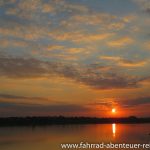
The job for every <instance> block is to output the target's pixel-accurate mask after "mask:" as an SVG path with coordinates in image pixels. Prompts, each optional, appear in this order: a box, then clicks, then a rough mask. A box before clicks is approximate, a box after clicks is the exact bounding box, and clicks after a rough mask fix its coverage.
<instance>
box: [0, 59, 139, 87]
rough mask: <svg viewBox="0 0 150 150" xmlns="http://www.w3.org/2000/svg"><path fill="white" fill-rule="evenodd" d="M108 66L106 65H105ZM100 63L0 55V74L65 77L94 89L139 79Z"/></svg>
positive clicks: (129, 84) (134, 83)
mask: <svg viewBox="0 0 150 150" xmlns="http://www.w3.org/2000/svg"><path fill="white" fill-rule="evenodd" d="M107 68H108V67H107ZM113 70H114V69H113V68H112V69H106V70H105V69H104V66H101V65H98V64H97V65H92V64H91V65H73V64H72V65H71V64H69V65H68V64H66V63H61V62H48V61H41V60H37V59H33V58H13V57H1V59H0V76H5V77H8V78H39V77H45V78H50V77H51V76H52V75H56V76H59V77H65V78H69V79H72V80H74V81H76V82H77V83H82V84H85V85H88V86H90V87H92V88H96V89H111V88H131V87H137V85H138V81H139V79H137V78H136V77H135V78H133V77H129V76H124V75H119V74H117V72H113Z"/></svg>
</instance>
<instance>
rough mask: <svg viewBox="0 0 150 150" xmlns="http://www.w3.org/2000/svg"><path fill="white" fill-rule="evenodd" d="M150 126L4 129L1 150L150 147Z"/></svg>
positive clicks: (0, 140)
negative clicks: (108, 145) (89, 145)
mask: <svg viewBox="0 0 150 150" xmlns="http://www.w3.org/2000/svg"><path fill="white" fill-rule="evenodd" d="M149 133H150V124H97V125H62V126H61V125H57V126H48V127H35V128H31V127H1V128H0V150H61V147H60V144H61V143H80V142H81V141H83V142H88V143H102V142H104V143H110V142H112V143H150V135H149Z"/></svg>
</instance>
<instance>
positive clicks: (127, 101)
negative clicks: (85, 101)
mask: <svg viewBox="0 0 150 150" xmlns="http://www.w3.org/2000/svg"><path fill="white" fill-rule="evenodd" d="M145 104H150V97H138V98H133V99H132V98H105V99H98V100H96V101H95V102H94V103H89V105H90V106H99V107H103V106H104V107H105V108H112V107H114V106H116V107H125V108H126V107H127V108H128V107H131V108H132V107H135V106H139V105H145Z"/></svg>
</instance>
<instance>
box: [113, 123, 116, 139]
mask: <svg viewBox="0 0 150 150" xmlns="http://www.w3.org/2000/svg"><path fill="white" fill-rule="evenodd" d="M112 133H113V137H115V136H116V124H115V123H113V124H112Z"/></svg>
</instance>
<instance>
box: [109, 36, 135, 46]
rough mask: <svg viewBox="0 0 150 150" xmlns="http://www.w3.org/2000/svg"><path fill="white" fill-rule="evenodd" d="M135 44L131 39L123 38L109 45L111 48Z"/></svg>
mask: <svg viewBox="0 0 150 150" xmlns="http://www.w3.org/2000/svg"><path fill="white" fill-rule="evenodd" d="M133 42H134V40H133V39H132V38H130V37H122V38H120V39H116V40H112V41H109V42H108V43H107V44H108V46H110V47H124V46H127V45H130V44H132V43H133Z"/></svg>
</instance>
